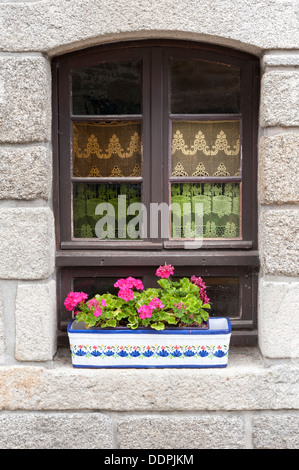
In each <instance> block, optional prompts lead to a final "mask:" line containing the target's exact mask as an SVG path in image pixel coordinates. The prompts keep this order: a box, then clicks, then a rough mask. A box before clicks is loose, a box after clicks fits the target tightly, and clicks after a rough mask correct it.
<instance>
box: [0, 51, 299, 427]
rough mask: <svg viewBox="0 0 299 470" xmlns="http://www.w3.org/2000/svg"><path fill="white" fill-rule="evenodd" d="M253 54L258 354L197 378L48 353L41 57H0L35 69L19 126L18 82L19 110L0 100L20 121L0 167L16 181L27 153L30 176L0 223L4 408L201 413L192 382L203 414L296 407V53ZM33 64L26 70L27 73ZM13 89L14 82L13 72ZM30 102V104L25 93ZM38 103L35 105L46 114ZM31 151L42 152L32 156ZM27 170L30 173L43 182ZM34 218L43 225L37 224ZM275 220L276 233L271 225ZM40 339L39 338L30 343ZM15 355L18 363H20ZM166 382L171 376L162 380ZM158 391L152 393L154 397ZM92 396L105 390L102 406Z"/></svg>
mask: <svg viewBox="0 0 299 470" xmlns="http://www.w3.org/2000/svg"><path fill="white" fill-rule="evenodd" d="M248 49H250V47H249V46H248ZM65 50H66V49H65ZM250 52H252V51H250ZM261 61H262V62H261V63H262V67H263V73H264V75H263V79H262V95H261V112H260V140H259V204H260V206H259V209H260V218H259V234H260V237H259V238H260V253H261V263H262V270H261V274H260V289H259V292H260V296H259V298H260V302H259V334H260V335H259V338H260V343H259V351H252V350H242V351H236V352H233V354H232V356H231V361H229V366H228V368H227V369H225V370H222V371H217V372H215V371H212V372H210V371H209V372H208V373H206V374H205V375H204V378H203V374H202V373H201V371H192V372H189V371H181V372H180V374H177V373H175V372H173V371H172V372H170V371H167V373H166V374H165V372H164V373H161V371H152V372H150V373H149V371H130V373H129V374H128V373H125V372H121V373H119V371H118V373H117V374H118V375H116V373H114V371H113V372H112V371H97V374H96V375H95V373H94V371H83V372H78V371H74V370H73V369H72V368H71V366H70V362H69V361H68V359H65V358H63V357H61V356H60V355H59V357H58V358H57V359H55V360H53V357H54V354H55V351H56V345H55V341H56V339H55V337H56V325H55V318H56V314H55V310H56V307H55V300H54V292H55V275H54V249H55V247H54V225H53V215H52V206H51V199H50V197H49V195H50V194H51V185H50V178H49V177H48V176H49V172H50V171H51V170H50V168H51V165H49V166H48V165H47V163H46V164H45V165H40V168H38V165H36V163H37V161H39V162H40V161H41V160H40V159H42V158H45V161H47V159H48V163H49V159H50V158H51V148H52V146H51V137H50V135H51V132H50V116H51V103H50V91H49V83H50V67H49V61H48V57H47V56H45V55H44V54H43V53H31V52H26V53H21V52H19V53H17V54H16V53H5V54H4V55H0V62H2V63H1V65H4V63H6V65H4V67H2V69H3V68H4V71H5V70H6V73H7V75H10V76H12V77H14V76H15V77H17V74H16V73H15V74H14V73H13V71H14V70H15V67H17V68H18V71H19V72H20V73H21V74H22V73H24V74H25V76H30V77H31V80H32V74H33V76H36V77H37V76H38V77H39V80H40V81H39V80H37V81H36V83H35V84H34V87H35V90H36V92H35V94H36V96H37V95H38V96H39V99H38V100H37V102H32V103H31V109H30V108H29V107H28V109H22V113H23V116H22V122H21V121H18V120H17V116H16V114H17V113H16V110H17V109H20V108H22V105H21V103H23V101H24V93H25V92H26V86H24V89H23V90H21V91H20V92H19V95H18V92H16V93H15V95H16V96H14V98H16V100H15V104H16V107H15V108H14V106H13V103H12V102H11V103H5V107H6V110H7V116H9V117H10V119H14V125H16V128H18V126H19V129H17V130H18V132H17V133H15V131H14V129H15V128H14V127H13V126H12V128H6V129H4V131H3V133H2V132H1V136H0V137H1V148H0V152H1V153H0V155H1V156H2V157H3V154H4V157H3V158H2V159H1V164H2V162H4V163H3V164H4V169H2V168H1V172H2V171H4V172H5V174H7V177H8V178H11V180H12V181H15V179H14V175H13V172H14V171H15V172H16V174H17V169H18V161H19V162H20V159H21V155H22V159H26V161H28V164H27V165H26V168H32V169H33V172H30V174H31V177H30V178H32V184H31V185H30V189H29V188H28V187H27V188H26V187H25V183H24V182H22V181H20V182H17V184H16V185H15V186H14V185H7V187H5V188H4V189H3V193H2V194H1V201H0V206H1V215H0V217H1V223H0V226H1V227H5V229H6V230H5V231H4V230H3V231H2V233H1V231H0V240H1V243H0V245H1V244H2V245H3V240H5V236H4V235H7V233H9V234H10V239H13V240H15V243H14V244H13V246H12V247H10V250H9V253H8V254H5V253H4V254H3V252H1V257H2V259H3V260H4V262H2V263H1V267H0V278H1V281H0V296H1V299H0V300H1V301H0V359H1V358H2V364H1V382H0V383H1V385H0V390H1V394H0V396H1V399H0V403H1V406H0V408H2V409H7V410H16V409H19V410H42V409H47V410H74V409H76V410H84V409H89V410H95V411H96V410H98V409H99V408H100V409H101V410H103V411H104V412H107V413H108V414H109V413H111V412H114V411H119V410H123V411H126V412H130V411H134V412H136V411H142V412H147V411H149V410H150V411H151V412H160V411H161V410H162V411H164V412H169V413H171V412H173V411H174V410H175V411H189V410H192V412H199V413H201V412H202V411H203V410H207V405H206V404H202V403H201V401H200V400H199V398H200V397H199V394H198V382H200V384H201V387H202V388H203V389H204V390H206V391H207V393H209V404H208V409H209V410H219V409H220V410H223V411H225V412H230V411H232V410H234V411H236V410H237V411H238V412H239V413H240V414H241V413H242V412H243V411H244V410H247V411H246V412H247V418H246V416H245V418H244V419H245V421H246V422H247V423H248V421H250V420H251V419H252V414H251V413H252V412H254V411H256V410H261V411H260V412H262V411H263V412H265V413H266V414H267V410H280V409H284V410H288V409H294V408H298V398H297V397H298V384H297V385H296V377H297V376H298V354H299V348H298V337H299V335H298V334H297V337H296V334H295V333H296V332H295V331H294V326H295V327H297V325H296V321H297V317H296V313H297V311H296V309H297V304H298V300H299V283H298V277H297V276H298V274H299V272H298V269H299V268H298V258H296V256H297V255H296V251H295V249H296V233H298V227H299V212H298V207H297V205H298V200H299V199H298V183H297V184H295V183H296V179H295V178H296V177H297V181H298V176H297V175H298V170H297V173H296V166H295V165H298V163H297V162H298V143H299V118H298V113H296V112H295V111H294V110H296V109H298V106H299V103H298V100H299V98H298V96H296V93H295V90H296V89H298V85H299V72H298V69H297V67H298V65H299V53H296V52H289V51H283V50H282V51H279V52H276V51H274V52H273V51H271V50H269V51H267V52H265V54H264V56H263V57H262V58H261ZM29 70H31V71H32V73H31V72H30V73H28V71H29ZM18 77H19V75H18ZM3 83H4V85H3ZM2 85H3V87H4V88H5V86H8V85H7V80H6V79H5V73H4V78H2V77H1V80H0V102H1V105H3V100H1V91H2V89H3V87H2ZM10 86H11V87H12V88H11V90H13V87H14V85H13V79H12V84H11V85H10ZM16 89H17V90H18V86H17V85H16ZM273 90H274V92H273ZM31 95H32V92H30V96H31ZM28 101H29V102H30V101H31V99H30V97H29V98H28ZM32 109H38V110H39V112H38V113H37V114H36V116H33V117H32ZM40 110H43V111H42V113H40ZM14 112H15V114H14ZM29 117H30V118H29ZM41 117H42V119H41ZM21 124H22V132H20V129H21ZM18 155H19V158H18ZM36 155H40V156H39V157H38V158H37V157H36ZM281 156H283V162H281ZM278 157H279V161H278ZM5 162H7V163H6V164H5ZM11 162H14V163H15V164H11ZM34 162H35V164H34ZM20 163H21V162H20ZM283 164H285V165H286V166H285V167H284V166H283ZM283 168H284V169H285V170H286V171H283ZM290 169H291V170H290ZM25 170H26V169H24V171H25ZM292 170H293V171H292ZM34 175H37V178H38V182H39V184H37V179H36V177H34ZM26 176H27V175H26ZM24 180H25V178H24ZM26 181H27V182H28V178H27V179H26ZM34 181H35V183H34ZM43 181H44V183H43ZM1 192H2V188H1ZM20 216H21V225H20ZM16 220H18V225H17V224H16ZM37 221H38V224H37ZM5 224H6V225H5ZM37 225H38V226H39V229H38V230H34V229H35V228H36V227H37ZM20 227H21V230H20ZM273 227H276V230H274V231H273ZM279 228H280V230H279ZM281 228H283V230H282V229H281ZM25 234H27V236H26V235H25ZM49 240H51V242H50V243H49ZM21 242H22V243H23V244H24V243H25V244H26V250H25V252H24V250H22V251H23V253H21V251H20V245H21ZM297 243H298V241H297ZM294 245H295V246H294ZM23 246H24V245H23ZM296 261H297V262H296ZM277 292H279V296H280V298H282V299H284V301H283V302H281V303H279V304H278V305H276V306H275V308H274V309H273V308H272V301H273V296H274V295H278V294H277ZM34 299H36V301H35V305H34V307H33V302H34ZM296 300H297V302H296ZM24 305H25V306H26V308H25V309H24ZM37 305H40V311H41V310H42V312H43V315H42V318H41V316H40V315H38V312H37V310H38V309H37V308H36V306H37ZM285 310H287V311H288V317H289V322H286V323H285V324H281V322H279V321H278V315H279V314H283V313H284V311H285ZM49 319H50V320H49ZM49 322H50V323H49ZM297 323H298V321H297ZM275 327H277V329H276V328H275ZM33 332H34V333H33ZM37 337H39V338H40V339H39V340H38V342H37V343H36V338H37ZM32 340H34V341H32ZM24 352H25V356H24V355H23V353H24ZM21 357H22V361H23V362H21V361H20V360H21ZM286 366H287V367H286ZM165 376H167V380H165ZM215 376H217V389H215ZM2 379H3V380H2ZM82 381H83V382H84V388H85V390H88V392H87V393H86V394H84V397H83V400H82V396H80V382H81V383H82ZM165 382H168V383H167V385H165ZM107 383H110V384H115V383H117V384H120V383H121V387H120V389H119V390H117V393H116V396H113V398H112V397H109V396H107V395H109V394H107V387H106V384H107ZM132 383H135V384H136V383H137V384H138V390H137V391H136V396H138V397H139V400H137V398H136V397H132V396H130V398H129V400H128V394H129V391H130V390H131V384H132ZM186 384H187V385H188V390H189V391H190V395H189V397H188V400H187V397H184V395H183V392H181V393H180V394H179V396H176V400H174V393H173V392H174V390H180V389H181V390H182V391H183V390H184V389H185V390H186ZM290 384H292V387H290ZM296 387H297V388H296ZM158 389H159V390H160V394H159V396H157V395H156V390H158ZM8 390H9V393H8V392H7V391H8ZM236 390H238V393H236ZM53 396H59V400H57V399H56V400H55V399H53ZM37 397H38V399H37ZM96 397H101V403H100V405H99V401H98V400H97V398H96ZM140 397H142V399H140ZM178 402H179V404H178ZM265 419H266V418H265ZM247 426H248V424H247Z"/></svg>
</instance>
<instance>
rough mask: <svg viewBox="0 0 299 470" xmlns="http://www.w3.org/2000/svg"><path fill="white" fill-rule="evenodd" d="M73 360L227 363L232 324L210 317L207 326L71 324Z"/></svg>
mask: <svg viewBox="0 0 299 470" xmlns="http://www.w3.org/2000/svg"><path fill="white" fill-rule="evenodd" d="M68 336H69V341H70V348H71V356H72V364H73V366H74V367H80V368H86V367H87V368H104V367H110V368H129V367H133V368H138V367H140V368H150V367H151V368H158V367H163V368H168V367H177V368H179V367H194V368H204V367H226V366H227V360H228V351H229V342H230V337H231V324H230V321H229V319H228V318H225V317H223V318H210V320H209V327H208V328H207V329H200V328H198V329H196V328H192V329H191V328H190V329H188V328H166V329H165V330H160V331H156V330H153V329H137V330H131V329H128V328H114V329H105V328H93V329H85V328H84V324H83V323H81V324H80V323H77V322H76V321H74V320H73V321H71V322H70V323H69V325H68Z"/></svg>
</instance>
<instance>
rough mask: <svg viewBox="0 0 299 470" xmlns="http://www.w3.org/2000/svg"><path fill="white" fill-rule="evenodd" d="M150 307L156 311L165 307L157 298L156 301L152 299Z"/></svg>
mask: <svg viewBox="0 0 299 470" xmlns="http://www.w3.org/2000/svg"><path fill="white" fill-rule="evenodd" d="M149 306H150V307H151V308H152V309H156V308H164V305H163V303H162V302H161V300H160V299H159V298H158V297H156V298H155V299H152V300H151V301H150V303H149Z"/></svg>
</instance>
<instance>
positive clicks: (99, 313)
mask: <svg viewBox="0 0 299 470" xmlns="http://www.w3.org/2000/svg"><path fill="white" fill-rule="evenodd" d="M100 315H102V309H101V308H100V307H97V308H96V309H95V311H94V316H95V317H99V316H100Z"/></svg>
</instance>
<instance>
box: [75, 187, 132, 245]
mask: <svg viewBox="0 0 299 470" xmlns="http://www.w3.org/2000/svg"><path fill="white" fill-rule="evenodd" d="M118 196H126V205H127V207H128V206H129V205H130V204H132V203H134V202H139V203H140V202H141V184H130V183H128V184H126V183H122V184H105V183H104V184H103V183H101V184H84V183H76V184H74V194H73V224H74V237H75V238H96V233H95V226H96V223H97V222H98V220H100V219H101V217H102V216H101V215H95V209H96V207H97V205H98V204H101V203H103V202H104V203H110V204H112V205H113V207H114V211H115V225H114V224H109V223H108V224H107V227H105V229H106V230H107V234H108V236H107V238H124V239H125V238H129V239H130V238H131V237H130V233H127V232H128V230H127V227H126V225H127V224H128V222H129V221H130V220H131V219H132V218H133V217H134V216H130V215H127V216H126V214H121V216H120V217H121V218H123V219H124V220H122V221H120V218H119V216H118V204H119V199H118ZM104 215H105V214H103V216H104ZM120 222H122V224H121V223H120ZM120 227H121V228H120ZM133 238H134V236H133Z"/></svg>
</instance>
